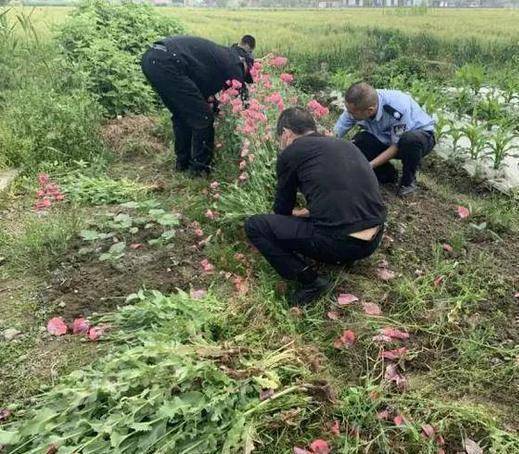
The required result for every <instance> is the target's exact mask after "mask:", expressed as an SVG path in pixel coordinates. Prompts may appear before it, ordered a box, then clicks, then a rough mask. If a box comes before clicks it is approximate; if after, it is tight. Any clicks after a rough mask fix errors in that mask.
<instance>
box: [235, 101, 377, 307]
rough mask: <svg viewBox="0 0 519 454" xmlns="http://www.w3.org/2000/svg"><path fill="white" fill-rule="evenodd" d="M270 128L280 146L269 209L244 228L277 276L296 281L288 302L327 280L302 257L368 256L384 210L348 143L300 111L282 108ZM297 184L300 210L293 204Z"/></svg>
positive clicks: (316, 291) (340, 259) (322, 288)
mask: <svg viewBox="0 0 519 454" xmlns="http://www.w3.org/2000/svg"><path fill="white" fill-rule="evenodd" d="M276 132H277V134H278V136H279V137H280V144H281V149H282V150H283V151H282V152H281V154H280V155H279V157H278V161H277V180H278V182H277V192H276V199H275V202H274V213H275V214H260V215H255V216H252V217H250V218H249V219H247V221H246V223H245V231H246V233H247V236H248V238H249V240H250V241H251V242H252V244H254V246H256V248H257V249H258V250H259V251H260V252H261V253H262V254H263V256H264V257H265V258H266V259H267V261H268V262H269V263H270V264H271V265H272V266H273V267H274V268H275V270H276V271H277V272H278V273H279V274H280V275H281V276H282V277H283V278H285V279H288V280H295V281H297V282H299V283H300V284H301V288H300V289H299V290H298V291H296V292H295V294H294V302H295V303H296V304H298V305H304V304H307V303H309V302H311V301H313V300H315V299H317V298H318V297H319V296H321V295H322V294H323V293H324V292H326V291H327V290H328V289H329V288H330V286H331V284H330V281H329V280H328V279H326V278H323V277H319V276H318V275H317V273H316V271H315V270H314V269H312V268H311V267H310V266H309V265H308V264H307V262H306V261H305V260H304V258H303V257H302V256H306V257H310V258H313V259H315V260H318V261H321V262H325V263H331V264H347V263H352V262H353V261H355V260H358V259H361V258H364V257H367V256H369V255H371V254H372V253H373V252H374V251H375V249H376V248H377V247H378V245H379V244H380V240H381V238H382V233H383V226H384V222H385V219H386V209H385V207H384V203H383V202H382V198H381V195H380V192H379V187H378V183H377V178H376V176H375V174H374V172H373V170H372V168H371V167H370V165H369V162H368V160H367V159H366V158H365V157H364V155H363V154H362V153H361V152H360V150H359V149H358V148H357V147H356V146H355V145H353V144H352V143H351V142H348V143H347V142H344V141H342V140H339V139H336V138H332V137H325V136H322V135H321V134H318V133H317V132H316V124H315V121H314V119H313V117H312V115H311V114H310V113H309V112H308V111H307V110H305V109H302V108H298V107H293V108H290V109H286V110H285V111H283V112H282V113H281V115H280V117H279V120H278V124H277V131H276ZM298 190H300V191H301V192H302V194H303V195H304V197H305V199H306V203H307V207H308V208H307V209H303V210H294V206H295V203H296V194H297V191H298Z"/></svg>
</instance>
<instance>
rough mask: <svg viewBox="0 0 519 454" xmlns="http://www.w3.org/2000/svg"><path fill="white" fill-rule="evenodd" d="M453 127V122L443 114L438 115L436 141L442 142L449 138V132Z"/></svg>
mask: <svg viewBox="0 0 519 454" xmlns="http://www.w3.org/2000/svg"><path fill="white" fill-rule="evenodd" d="M452 127H453V124H452V122H450V120H449V119H448V118H447V117H446V116H445V115H443V114H441V113H438V114H436V128H435V129H436V131H435V132H436V139H437V140H438V141H440V140H441V139H443V138H445V137H447V135H448V134H449V131H450V130H451V128H452Z"/></svg>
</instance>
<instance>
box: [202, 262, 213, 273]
mask: <svg viewBox="0 0 519 454" xmlns="http://www.w3.org/2000/svg"><path fill="white" fill-rule="evenodd" d="M200 265H201V266H202V269H203V270H204V272H205V273H212V272H213V271H214V265H213V264H212V263H211V262H210V261H209V260H207V259H204V260H202V261H201V262H200Z"/></svg>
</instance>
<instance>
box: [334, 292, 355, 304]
mask: <svg viewBox="0 0 519 454" xmlns="http://www.w3.org/2000/svg"><path fill="white" fill-rule="evenodd" d="M358 300H359V299H358V298H357V297H356V296H355V295H352V294H351V293H341V294H340V295H339V297H338V298H337V304H338V305H339V306H348V305H349V304H353V303H354V302H356V301H358Z"/></svg>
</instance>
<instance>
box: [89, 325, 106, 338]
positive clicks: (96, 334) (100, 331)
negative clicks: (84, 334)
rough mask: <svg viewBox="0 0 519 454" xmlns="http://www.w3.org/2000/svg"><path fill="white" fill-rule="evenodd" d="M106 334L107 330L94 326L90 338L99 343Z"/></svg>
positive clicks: (90, 331)
mask: <svg viewBox="0 0 519 454" xmlns="http://www.w3.org/2000/svg"><path fill="white" fill-rule="evenodd" d="M104 333H105V328H104V327H102V326H92V328H90V330H89V331H88V338H89V339H90V340H91V341H97V340H99V338H100V337H101V336H102V335H103V334H104Z"/></svg>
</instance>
